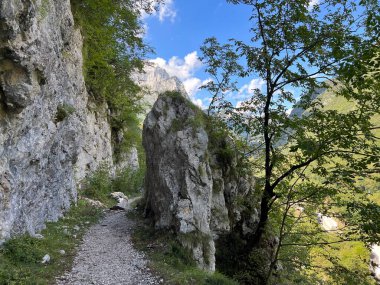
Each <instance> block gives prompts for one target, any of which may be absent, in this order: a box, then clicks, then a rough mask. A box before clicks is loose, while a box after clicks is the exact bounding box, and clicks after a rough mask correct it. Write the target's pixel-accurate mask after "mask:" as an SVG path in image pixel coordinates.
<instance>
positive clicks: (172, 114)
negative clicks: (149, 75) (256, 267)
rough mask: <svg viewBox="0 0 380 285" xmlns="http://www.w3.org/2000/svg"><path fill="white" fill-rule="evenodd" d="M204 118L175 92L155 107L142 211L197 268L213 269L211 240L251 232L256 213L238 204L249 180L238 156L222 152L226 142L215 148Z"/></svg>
mask: <svg viewBox="0 0 380 285" xmlns="http://www.w3.org/2000/svg"><path fill="white" fill-rule="evenodd" d="M204 119H205V115H204V114H203V112H202V111H201V110H199V109H198V108H197V107H195V106H194V105H193V104H192V103H191V102H190V101H188V100H187V99H186V98H185V97H184V96H182V95H181V93H179V92H166V93H164V94H162V95H160V97H159V98H158V100H157V101H156V103H155V104H154V107H153V109H152V111H151V112H150V113H149V114H148V116H147V118H146V119H145V122H144V129H143V145H144V148H145V150H146V157H147V173H146V179H145V182H146V184H145V190H146V192H145V195H146V212H147V214H148V215H150V216H151V217H152V218H153V220H154V223H155V226H156V227H157V228H170V229H173V230H174V231H175V232H176V233H177V235H178V238H179V240H180V242H181V243H182V245H183V246H185V247H187V248H189V249H190V250H191V251H192V253H193V257H194V259H195V260H196V262H197V263H198V265H199V266H200V267H201V268H203V269H207V270H210V271H213V270H214V269H215V242H214V240H215V239H217V238H218V236H219V235H220V234H223V233H228V232H230V231H232V230H237V229H238V230H239V231H242V232H246V233H248V232H252V231H254V230H255V228H256V226H257V223H256V222H257V214H258V212H257V211H256V212H255V211H246V210H247V208H246V206H245V205H244V202H242V201H244V199H247V198H248V197H249V199H250V198H251V197H250V195H252V194H253V189H252V188H253V187H252V186H253V182H252V181H249V180H248V179H247V177H244V176H240V175H239V174H238V171H237V161H236V157H235V156H234V155H226V154H225V152H223V151H225V149H223V148H225V147H226V146H227V145H228V140H227V139H226V138H221V139H220V143H221V144H222V145H213V144H214V143H215V142H212V139H211V138H210V137H209V134H208V132H207V130H206V127H205V124H204ZM221 149H222V150H223V151H221ZM222 153H223V155H222ZM248 212H249V213H248Z"/></svg>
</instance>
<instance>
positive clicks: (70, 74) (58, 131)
mask: <svg viewBox="0 0 380 285" xmlns="http://www.w3.org/2000/svg"><path fill="white" fill-rule="evenodd" d="M99 163H109V164H112V147H111V130H110V127H109V124H108V123H107V107H106V106H103V107H99V106H96V107H95V106H94V105H93V104H91V102H89V96H88V94H87V92H86V88H85V84H84V80H83V76H82V38H81V35H80V33H79V31H78V29H76V28H75V27H74V21H73V17H72V13H71V8H70V1H69V0H61V1H51V0H36V1H18V0H7V1H1V2H0V243H1V241H3V240H4V239H7V238H9V237H10V236H12V235H15V234H21V233H23V232H26V231H27V232H29V233H31V234H34V233H35V232H36V231H38V230H40V229H41V228H43V227H44V223H45V221H51V220H57V219H58V218H59V217H60V216H61V215H62V213H63V212H64V211H66V210H67V209H68V208H69V206H70V203H71V202H73V201H75V200H76V195H77V193H76V186H77V185H76V184H77V181H79V180H80V179H81V178H83V177H84V176H85V175H86V173H88V171H91V170H94V169H95V168H97V166H98V165H99Z"/></svg>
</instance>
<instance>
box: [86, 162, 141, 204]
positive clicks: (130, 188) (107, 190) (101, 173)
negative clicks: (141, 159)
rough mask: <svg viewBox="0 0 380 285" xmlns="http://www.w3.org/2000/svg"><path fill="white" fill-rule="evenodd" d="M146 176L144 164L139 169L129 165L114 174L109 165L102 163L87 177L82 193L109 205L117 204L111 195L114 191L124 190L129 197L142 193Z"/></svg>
mask: <svg viewBox="0 0 380 285" xmlns="http://www.w3.org/2000/svg"><path fill="white" fill-rule="evenodd" d="M144 176H145V167H144V165H143V164H142V165H140V168H138V169H137V170H134V169H130V168H128V167H127V168H124V169H121V170H119V171H117V173H116V174H115V175H114V176H112V175H110V169H109V167H108V166H106V165H102V166H100V167H98V169H97V170H96V171H94V172H93V173H92V174H91V175H90V176H88V177H87V178H86V179H85V181H84V182H83V185H82V189H81V191H80V193H81V194H82V195H83V196H85V197H88V198H90V199H94V200H98V201H100V202H102V203H104V204H106V205H107V206H112V205H114V204H115V200H114V199H113V198H111V196H110V194H111V193H112V192H122V193H124V194H125V195H127V197H132V196H137V195H139V194H141V189H142V186H143V182H144Z"/></svg>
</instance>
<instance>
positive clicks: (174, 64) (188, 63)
mask: <svg viewBox="0 0 380 285" xmlns="http://www.w3.org/2000/svg"><path fill="white" fill-rule="evenodd" d="M151 61H152V62H153V63H155V64H157V65H158V66H159V67H161V68H163V69H165V70H166V72H167V73H169V75H170V76H177V77H178V78H179V79H181V80H182V81H185V80H187V79H189V78H191V77H192V76H193V75H194V72H195V71H196V70H198V69H199V68H200V67H201V66H202V62H201V61H200V60H199V58H198V55H197V52H196V51H193V52H192V53H189V54H188V55H186V56H185V57H184V59H180V58H178V57H177V56H173V57H172V58H170V59H169V61H166V60H165V59H163V58H160V57H158V58H156V59H153V60H151Z"/></svg>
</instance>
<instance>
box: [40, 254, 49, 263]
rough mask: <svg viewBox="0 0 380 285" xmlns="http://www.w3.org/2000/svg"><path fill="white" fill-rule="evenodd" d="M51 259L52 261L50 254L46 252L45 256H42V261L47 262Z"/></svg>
mask: <svg viewBox="0 0 380 285" xmlns="http://www.w3.org/2000/svg"><path fill="white" fill-rule="evenodd" d="M49 261H50V255H49V254H45V256H44V257H43V258H42V261H41V263H42V264H45V263H49Z"/></svg>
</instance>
